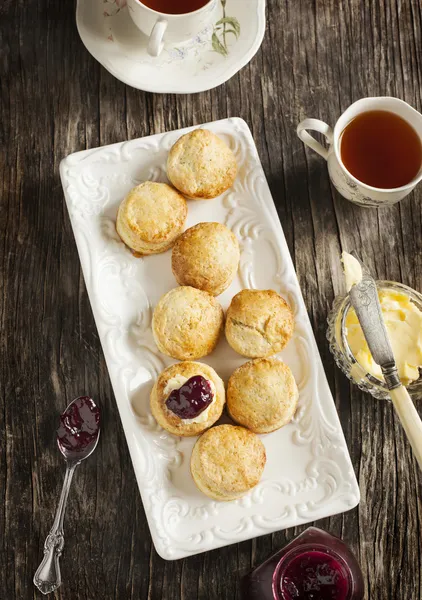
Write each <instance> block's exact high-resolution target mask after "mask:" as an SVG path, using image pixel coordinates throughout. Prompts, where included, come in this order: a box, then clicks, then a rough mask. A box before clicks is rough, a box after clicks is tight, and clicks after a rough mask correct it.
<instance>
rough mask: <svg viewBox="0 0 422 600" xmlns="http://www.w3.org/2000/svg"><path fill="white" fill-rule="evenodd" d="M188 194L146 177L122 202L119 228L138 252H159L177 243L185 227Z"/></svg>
mask: <svg viewBox="0 0 422 600" xmlns="http://www.w3.org/2000/svg"><path fill="white" fill-rule="evenodd" d="M187 214H188V207H187V204H186V200H185V198H184V197H183V196H182V195H181V194H179V192H178V191H177V190H175V189H173V188H172V187H171V186H169V185H167V184H166V183H156V182H155V181H146V182H145V183H141V184H140V185H138V186H136V187H135V188H133V189H132V190H131V191H130V192H129V194H128V195H127V196H126V198H125V199H124V200H123V202H122V203H121V204H120V206H119V211H118V213H117V223H116V229H117V233H118V234H119V236H120V238H121V239H122V241H123V242H124V243H125V244H126V246H128V247H129V248H130V249H131V250H133V251H135V252H137V253H138V254H158V253H160V252H165V251H166V250H168V249H169V248H171V246H173V244H174V242H175V241H176V239H177V237H178V236H179V235H180V233H181V232H182V230H183V227H184V225H185V221H186V217H187Z"/></svg>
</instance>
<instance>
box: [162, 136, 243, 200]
mask: <svg viewBox="0 0 422 600" xmlns="http://www.w3.org/2000/svg"><path fill="white" fill-rule="evenodd" d="M236 174H237V164H236V159H235V157H234V154H233V152H232V151H231V150H230V148H229V147H228V146H227V145H226V144H225V143H224V142H223V140H221V139H220V138H219V137H217V136H216V135H215V134H214V133H211V131H208V129H195V131H191V132H190V133H187V134H186V135H183V136H182V137H181V138H179V139H178V140H177V142H176V143H175V144H174V146H173V147H172V148H171V150H170V153H169V156H168V160H167V175H168V178H169V179H170V181H171V183H172V184H173V185H174V187H175V188H177V189H178V190H179V191H180V192H182V194H185V195H186V196H188V197H189V198H215V197H216V196H219V195H220V194H222V193H223V192H225V191H226V190H227V189H228V188H229V187H231V186H232V185H233V182H234V180H235V178H236Z"/></svg>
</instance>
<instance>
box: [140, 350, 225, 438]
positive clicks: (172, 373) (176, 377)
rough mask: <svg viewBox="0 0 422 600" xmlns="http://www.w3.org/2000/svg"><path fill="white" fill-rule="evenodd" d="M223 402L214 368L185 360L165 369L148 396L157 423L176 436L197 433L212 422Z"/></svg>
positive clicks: (222, 384)
mask: <svg viewBox="0 0 422 600" xmlns="http://www.w3.org/2000/svg"><path fill="white" fill-rule="evenodd" d="M225 401H226V393H225V389H224V383H223V381H222V380H221V379H220V377H219V376H218V375H217V373H216V372H215V371H214V369H213V368H212V367H210V366H208V365H205V364H203V363H199V362H187V361H186V362H181V363H176V364H175V365H171V366H170V367H168V368H167V369H165V370H164V371H163V372H162V373H161V375H160V376H159V378H158V380H157V382H156V383H155V385H154V387H153V389H152V392H151V397H150V404H151V412H152V414H153V416H154V418H155V419H156V421H157V422H158V424H159V425H161V427H163V428H164V429H166V430H167V431H169V432H170V433H172V434H173V435H179V436H194V435H199V434H200V433H202V432H203V431H205V430H206V429H208V428H209V427H211V425H214V423H215V422H216V421H217V420H218V419H219V418H220V416H221V413H222V411H223V408H224V404H225Z"/></svg>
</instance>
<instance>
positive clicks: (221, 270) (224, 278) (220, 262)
mask: <svg viewBox="0 0 422 600" xmlns="http://www.w3.org/2000/svg"><path fill="white" fill-rule="evenodd" d="M239 259H240V250H239V242H238V241H237V238H236V236H235V235H234V233H232V232H231V231H230V229H228V228H227V227H226V226H225V225H222V224H221V223H198V224H197V225H194V226H193V227H190V228H189V229H187V230H186V231H185V232H184V233H183V234H182V235H181V236H179V238H178V239H177V241H176V243H175V245H174V247H173V251H172V256H171V264H172V269H173V274H174V276H175V277H176V280H177V283H179V284H180V285H191V286H192V287H195V288H198V289H200V290H204V291H205V292H208V293H209V294H212V295H213V296H218V295H219V294H221V293H223V292H224V290H225V289H227V288H228V287H229V285H230V284H231V282H232V281H233V279H234V277H235V275H236V273H237V269H238V267H239Z"/></svg>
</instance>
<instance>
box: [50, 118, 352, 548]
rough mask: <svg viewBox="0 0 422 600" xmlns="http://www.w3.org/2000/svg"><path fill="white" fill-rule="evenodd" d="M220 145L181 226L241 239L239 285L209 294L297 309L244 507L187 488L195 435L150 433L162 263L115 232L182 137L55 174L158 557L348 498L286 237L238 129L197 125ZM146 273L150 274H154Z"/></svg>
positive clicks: (310, 517)
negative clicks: (217, 166)
mask: <svg viewBox="0 0 422 600" xmlns="http://www.w3.org/2000/svg"><path fill="white" fill-rule="evenodd" d="M204 127H207V128H209V129H211V130H212V131H214V132H215V133H217V134H218V135H220V136H221V137H223V139H225V140H226V142H227V143H228V144H230V146H231V147H232V149H233V151H234V152H235V154H236V158H237V161H238V164H239V175H238V177H237V180H236V182H235V184H234V186H233V188H232V189H231V190H229V191H228V192H226V193H225V194H223V195H222V196H220V197H219V198H217V199H215V200H213V201H196V202H194V201H191V202H189V220H188V226H190V225H192V224H194V223H195V222H198V221H201V220H217V221H220V222H223V223H226V224H227V225H228V226H229V227H231V229H232V230H233V231H234V232H235V234H236V235H237V236H238V238H239V240H240V243H241V262H240V269H239V275H238V277H237V279H236V280H235V282H233V284H232V285H231V286H230V288H229V290H227V291H226V292H225V293H224V294H223V295H222V296H221V297H219V299H220V301H221V303H222V305H223V307H224V308H226V307H227V305H228V304H229V302H230V299H231V297H232V296H233V295H234V294H235V293H236V292H237V291H238V290H239V289H241V288H242V287H267V288H273V289H276V290H277V291H279V292H280V293H282V294H283V295H284V297H285V298H286V299H287V300H288V301H289V302H290V304H291V305H292V307H293V308H294V311H295V319H296V330H295V335H294V338H293V339H292V340H291V342H290V343H289V345H288V346H287V348H286V350H285V351H283V353H282V355H281V357H282V358H283V360H285V361H286V362H287V363H288V364H289V366H290V367H291V368H292V369H293V372H294V374H295V376H296V379H297V381H298V385H299V390H300V400H299V408H298V411H297V414H296V416H295V418H294V420H293V422H292V423H291V424H290V425H288V426H286V427H284V428H282V429H281V430H279V431H278V432H274V433H272V434H269V435H266V436H262V439H263V441H264V444H265V446H266V450H267V457H268V461H267V466H266V469H265V472H264V477H263V480H262V482H261V483H260V484H259V485H258V486H257V488H255V489H254V490H253V491H252V492H251V493H250V494H249V495H248V496H246V497H245V498H243V499H241V500H238V501H235V502H231V503H216V502H213V501H211V500H208V499H206V498H205V496H202V495H201V493H200V492H199V491H198V490H196V488H195V486H194V484H193V482H192V480H191V477H190V474H189V457H190V452H191V449H192V446H193V443H194V441H195V440H194V439H191V438H189V439H179V438H175V437H173V436H171V435H170V434H167V433H166V432H164V431H163V430H161V429H160V428H159V427H158V426H157V425H156V423H155V421H154V419H153V418H152V416H151V414H150V411H149V408H148V390H149V389H150V387H151V386H152V383H153V381H154V380H155V378H156V377H157V375H158V373H159V372H160V370H161V369H163V368H164V367H165V366H166V365H167V364H169V363H170V362H174V361H171V360H169V359H167V358H166V357H164V356H163V355H160V353H159V352H158V350H157V349H156V347H155V345H154V342H153V340H152V336H151V328H150V322H151V314H152V308H153V306H154V304H155V303H156V302H157V301H158V298H159V297H160V295H161V294H162V293H164V292H165V291H167V290H168V289H170V288H171V287H174V286H175V285H176V282H175V281H174V278H173V276H172V274H171V268H170V266H169V265H170V254H169V253H165V254H163V255H157V256H155V257H147V258H145V259H136V258H134V257H133V256H132V255H131V254H130V252H129V251H128V250H127V248H125V246H124V245H123V244H122V243H121V242H120V240H119V239H118V236H117V234H116V232H115V226H114V219H115V215H116V211H117V207H118V205H119V203H120V201H121V200H122V198H123V197H124V195H125V194H126V193H127V191H129V189H130V188H131V187H133V185H135V184H136V183H138V182H140V181H142V180H145V179H155V180H161V181H165V180H166V176H165V160H166V156H167V152H168V150H169V148H170V147H171V145H172V144H173V143H174V142H175V141H176V139H177V138H178V137H179V136H180V135H181V134H182V133H184V132H186V131H189V130H190V129H193V128H188V129H184V130H180V131H175V132H169V133H165V134H160V135H155V136H151V137H148V138H143V139H137V140H131V141H128V142H123V143H120V144H114V145H111V146H106V147H103V148H97V149H93V150H87V151H84V152H79V153H76V154H73V155H70V156H69V157H67V158H66V159H65V160H63V161H62V163H61V166H60V174H61V179H62V184H63V189H64V191H65V196H66V202H67V206H68V210H69V215H70V218H71V222H72V227H73V231H74V234H75V239H76V244H77V247H78V251H79V255H80V259H81V264H82V269H83V273H84V278H85V283H86V287H87V290H88V294H89V298H90V301H91V305H92V309H93V313H94V317H95V321H96V325H97V328H98V332H99V336H100V340H101V343H102V346H103V350H104V355H105V358H106V362H107V366H108V370H109V374H110V378H111V381H112V384H113V389H114V393H115V396H116V402H117V405H118V409H119V413H120V416H121V420H122V423H123V427H124V431H125V434H126V438H127V442H128V447H129V450H130V454H131V458H132V462H133V465H134V469H135V474H136V477H137V481H138V485H139V489H140V492H141V496H142V500H143V503H144V507H145V512H146V516H147V519H148V523H149V526H150V530H151V534H152V537H153V540H154V544H155V547H156V549H157V552H158V553H159V554H160V555H161V556H162V557H163V558H165V559H176V558H182V557H184V556H189V555H192V554H196V553H198V552H203V551H206V550H211V549H213V548H218V547H221V546H224V545H227V544H231V543H235V542H239V541H242V540H245V539H249V538H252V537H256V536H258V535H263V534H265V533H271V532H273V531H277V530H280V529H284V528H287V527H291V526H295V525H298V524H301V523H307V522H310V521H314V520H316V519H319V518H323V517H327V516H330V515H333V514H336V513H338V512H343V511H345V510H348V509H350V508H353V507H354V506H356V504H357V503H358V502H359V489H358V485H357V481H356V477H355V475H354V472H353V468H352V465H351V461H350V457H349V454H348V451H347V446H346V443H345V440H344V436H343V433H342V430H341V426H340V422H339V419H338V416H337V412H336V409H335V405H334V402H333V398H332V396H331V393H330V389H329V386H328V383H327V380H326V377H325V374H324V370H323V367H322V363H321V359H320V356H319V353H318V349H317V346H316V342H315V338H314V335H313V332H312V328H311V325H310V322H309V319H308V316H307V312H306V308H305V305H304V302H303V298H302V295H301V292H300V288H299V283H298V281H297V278H296V274H295V271H294V267H293V263H292V260H291V257H290V254H289V251H288V247H287V244H286V240H285V238H284V234H283V231H282V228H281V225H280V222H279V220H278V216H277V211H276V209H275V206H274V203H273V200H272V198H271V193H270V191H269V188H268V184H267V182H266V179H265V175H264V172H263V170H262V167H261V164H260V161H259V158H258V154H257V151H256V147H255V144H254V141H253V138H252V135H251V133H250V130H249V128H248V126H247V125H246V123H245V122H244V121H242V120H241V119H236V118H234V119H226V120H223V121H217V122H214V123H209V124H206V125H204ZM157 274H159V276H158V277H157ZM203 360H204V362H207V363H209V364H211V365H212V366H213V367H214V368H216V369H217V371H218V372H219V373H220V374H221V375H222V376H223V378H225V379H226V380H227V378H228V376H229V375H230V372H231V371H232V370H233V369H234V368H235V367H236V366H238V365H239V364H241V363H242V362H244V359H242V358H241V357H238V356H237V355H235V353H234V352H233V351H231V349H230V348H229V347H228V345H227V342H225V340H224V339H223V340H222V341H221V343H220V344H219V346H218V348H217V350H216V351H215V352H214V353H213V354H212V355H210V357H206V358H205V359H203Z"/></svg>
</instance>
